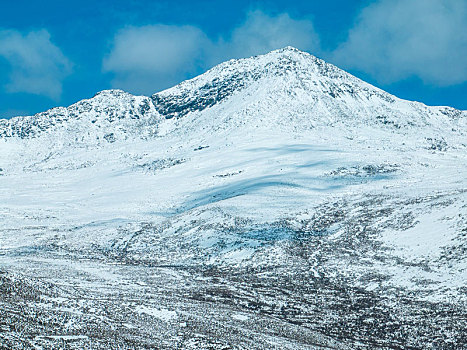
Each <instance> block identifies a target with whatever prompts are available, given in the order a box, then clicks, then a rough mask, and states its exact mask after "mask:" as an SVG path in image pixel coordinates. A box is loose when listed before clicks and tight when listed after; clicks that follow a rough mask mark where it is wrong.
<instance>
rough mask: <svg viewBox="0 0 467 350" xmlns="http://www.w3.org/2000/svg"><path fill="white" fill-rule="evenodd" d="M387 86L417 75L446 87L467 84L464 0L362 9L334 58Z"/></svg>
mask: <svg viewBox="0 0 467 350" xmlns="http://www.w3.org/2000/svg"><path fill="white" fill-rule="evenodd" d="M331 56H332V57H333V60H334V61H335V62H337V63H338V64H340V65H342V66H343V67H344V68H350V69H357V70H360V71H363V72H365V73H367V74H370V75H371V76H373V77H374V78H375V79H376V80H378V81H379V82H381V83H383V84H388V83H393V82H396V81H400V80H403V79H406V78H410V77H419V78H420V79H421V80H422V81H424V82H425V83H427V84H433V85H439V86H446V85H453V84H458V83H462V82H464V81H466V80H467V59H466V57H467V3H466V2H465V0H411V1H406V0H380V1H377V2H375V3H373V4H371V5H370V6H368V7H367V8H365V9H364V10H362V12H361V14H360V16H359V18H358V20H357V22H356V24H355V26H354V27H353V28H352V29H350V31H349V34H348V39H347V40H346V41H345V42H344V43H342V44H341V45H340V46H339V47H338V48H337V50H336V51H335V52H334V53H332V54H331Z"/></svg>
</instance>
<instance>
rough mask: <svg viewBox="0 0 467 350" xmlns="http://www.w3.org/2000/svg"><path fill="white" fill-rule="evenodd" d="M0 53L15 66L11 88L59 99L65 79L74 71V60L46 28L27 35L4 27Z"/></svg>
mask: <svg viewBox="0 0 467 350" xmlns="http://www.w3.org/2000/svg"><path fill="white" fill-rule="evenodd" d="M0 56H2V57H3V58H5V59H6V60H7V61H8V63H9V64H10V66H11V71H10V75H9V82H8V83H7V84H6V85H5V89H6V91H7V92H27V93H32V94H37V95H44V96H47V97H50V98H52V99H58V98H59V97H60V95H61V93H62V82H63V79H65V78H66V77H67V76H68V75H69V74H70V73H71V67H72V64H71V62H70V61H69V60H68V59H67V58H66V57H65V56H64V55H63V53H62V52H61V50H60V49H59V48H58V47H57V46H55V45H54V44H53V43H52V42H51V41H50V34H49V33H48V32H47V31H46V30H38V31H31V32H29V33H28V34H26V35H23V34H21V33H20V32H18V31H16V30H2V31H0Z"/></svg>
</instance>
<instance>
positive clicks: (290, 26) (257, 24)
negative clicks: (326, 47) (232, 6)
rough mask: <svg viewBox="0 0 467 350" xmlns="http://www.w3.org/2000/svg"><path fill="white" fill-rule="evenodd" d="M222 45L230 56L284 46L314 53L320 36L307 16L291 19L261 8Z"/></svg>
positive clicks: (285, 14)
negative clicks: (266, 12)
mask: <svg viewBox="0 0 467 350" xmlns="http://www.w3.org/2000/svg"><path fill="white" fill-rule="evenodd" d="M225 46H226V49H227V50H226V51H227V54H228V55H230V56H231V57H248V56H252V55H258V54H264V53H267V52H269V51H271V50H274V49H280V48H282V47H285V46H294V47H296V48H298V49H301V50H305V51H310V52H313V53H315V54H316V53H317V52H318V51H319V37H318V35H317V34H316V32H315V30H314V27H313V23H312V22H311V21H310V20H306V19H293V18H291V17H290V16H289V15H288V14H287V13H282V14H279V15H277V16H269V15H267V14H265V13H264V12H262V11H253V12H250V13H249V14H248V15H247V18H246V21H245V22H244V23H243V24H242V25H241V26H239V27H238V28H236V29H235V30H234V31H233V32H232V35H231V37H230V40H228V41H227V42H226V44H225Z"/></svg>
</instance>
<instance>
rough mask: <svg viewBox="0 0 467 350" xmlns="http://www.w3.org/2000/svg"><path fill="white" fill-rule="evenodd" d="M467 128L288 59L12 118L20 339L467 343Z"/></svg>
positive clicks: (6, 228)
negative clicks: (465, 323) (150, 91)
mask: <svg viewBox="0 0 467 350" xmlns="http://www.w3.org/2000/svg"><path fill="white" fill-rule="evenodd" d="M466 119H467V118H466V112H465V111H457V110H455V109H452V108H449V107H428V106H425V105H423V104H420V103H417V102H410V101H404V100H400V99H398V98H397V97H394V96H392V95H390V94H388V93H386V92H384V91H382V90H379V89H377V88H375V87H373V86H371V85H369V84H367V83H365V82H363V81H361V80H359V79H357V78H355V77H353V76H352V75H350V74H348V73H346V72H344V71H342V70H340V69H338V68H336V67H335V66H332V65H330V64H328V63H325V62H324V61H322V60H319V59H317V58H315V57H314V56H311V55H309V54H307V53H303V52H300V51H298V50H296V49H293V48H290V47H288V48H284V49H281V50H277V51H273V52H271V53H269V54H267V55H263V56H257V57H252V58H248V59H242V60H232V61H229V62H225V63H223V64H221V65H219V66H216V67H214V68H213V69H211V70H210V71H208V72H206V73H205V74H203V75H201V76H199V77H197V78H194V79H192V80H189V81H186V82H183V83H181V84H179V85H177V86H175V87H173V88H171V89H168V90H165V91H162V92H159V93H156V94H154V95H153V96H151V97H143V96H132V95H130V94H127V93H124V92H122V91H118V90H111V91H104V92H102V93H100V94H98V95H96V96H95V97H94V98H92V99H90V100H84V101H81V102H78V103H77V104H75V105H73V106H70V107H68V108H58V109H52V110H50V111H48V112H45V113H44V114H39V115H37V116H35V117H24V118H14V119H12V120H10V121H1V123H0V130H1V131H0V135H1V136H0V168H1V170H0V216H1V218H2V220H0V264H1V266H2V267H1V268H0V281H1V285H0V288H2V291H4V292H3V293H1V294H0V304H1V305H0V345H1V346H4V347H6V348H9V347H10V348H11V347H13V346H14V344H16V343H20V344H22V345H23V346H24V347H28V346H29V347H31V346H32V347H34V346H35V347H41V346H42V347H45V348H47V347H53V346H59V345H60V344H66V345H67V346H68V347H70V348H86V347H91V346H92V347H93V348H103V349H106V348H116V347H122V348H168V349H172V348H186V349H190V348H193V349H199V348H211V349H223V348H224V349H225V348H233V349H236V348H248V349H262V348H263V349H271V348H280V349H309V348H323V347H324V348H331V349H332V348H339V349H346V348H348V349H357V348H358V349H374V348H397V349H399V348H401V349H414V348H415V349H422V348H423V349H427V348H437V349H440V348H441V349H450V348H462V347H465V346H466V342H465V337H464V335H463V333H464V329H463V328H464V327H463V320H465V310H466V306H467V300H466V297H465V295H466V293H465V291H466V285H465V281H466V280H467V276H466V273H467V261H466V257H465V249H466V246H467V241H466V239H467V236H466V232H467V231H466V230H467V221H466V217H467V181H466V177H465V175H464V174H465V173H466V170H467V152H466V144H467V139H466V135H465V130H466V129H465V126H466ZM24 310H26V311H24ZM433 320H434V321H433ZM10 324H18V325H21V328H18V327H17V328H14V329H11V328H10V326H9V325H10Z"/></svg>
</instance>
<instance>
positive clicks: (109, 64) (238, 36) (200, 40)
mask: <svg viewBox="0 0 467 350" xmlns="http://www.w3.org/2000/svg"><path fill="white" fill-rule="evenodd" d="M287 45H291V46H295V47H298V48H300V49H303V50H311V51H316V50H317V49H318V48H319V40H318V36H317V35H316V33H315V31H314V29H313V25H312V23H311V21H308V20H296V19H293V18H291V17H290V16H289V15H288V14H280V15H278V16H269V15H267V14H265V13H263V12H261V11H253V12H250V13H249V14H248V15H247V17H246V20H245V21H244V22H243V23H242V24H241V25H240V26H239V27H237V28H235V29H234V30H233V31H232V32H231V33H230V34H229V35H228V36H227V37H226V38H222V37H221V38H215V39H211V38H208V36H207V35H206V34H205V33H204V32H203V31H201V30H200V29H199V28H196V27H193V26H168V25H152V26H143V27H127V28H124V29H122V30H120V31H119V32H118V33H117V34H116V35H115V37H114V39H113V43H112V46H111V51H110V53H109V54H108V55H107V56H106V57H105V58H104V61H103V69H104V71H106V72H111V73H113V74H114V79H113V80H112V86H113V87H114V88H122V89H124V90H128V91H131V92H134V93H143V94H151V93H154V92H156V91H158V90H160V89H163V88H167V87H170V86H172V85H175V84H176V83H178V82H180V81H182V80H183V79H186V78H188V77H190V76H194V75H195V74H199V73H201V72H202V71H203V70H205V69H207V68H210V67H211V66H213V65H215V64H217V63H220V62H222V61H224V60H227V59H231V58H239V57H248V56H252V55H257V54H262V53H266V52H268V51H271V50H273V49H278V48H281V47H284V46H287Z"/></svg>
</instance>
